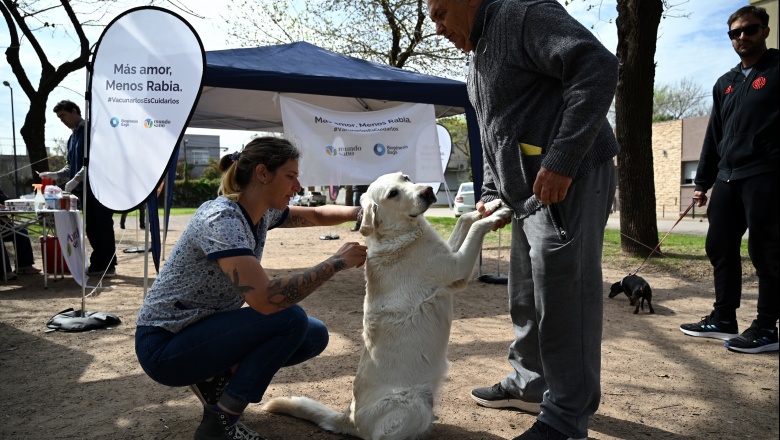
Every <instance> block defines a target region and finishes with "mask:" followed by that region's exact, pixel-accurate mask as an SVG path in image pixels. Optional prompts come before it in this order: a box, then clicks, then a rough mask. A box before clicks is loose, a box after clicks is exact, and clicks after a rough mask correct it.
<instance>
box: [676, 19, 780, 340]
mask: <svg viewBox="0 0 780 440" xmlns="http://www.w3.org/2000/svg"><path fill="white" fill-rule="evenodd" d="M768 24H769V15H768V14H767V13H766V10H765V9H764V8H758V7H755V6H745V7H743V8H740V9H738V10H737V11H736V12H734V13H733V14H731V16H730V17H729V19H728V25H729V31H728V35H729V38H731V45H732V46H733V47H734V50H735V51H736V52H737V55H739V58H740V60H741V62H740V63H739V64H737V66H736V67H734V68H733V69H731V70H730V71H729V72H728V73H726V74H725V75H723V76H721V77H720V78H719V79H718V82H717V83H715V87H714V88H713V90H712V113H711V114H710V122H709V125H708V126H707V133H706V135H705V137H704V145H703V146H702V149H701V157H700V158H699V168H698V170H697V171H696V179H695V180H694V183H695V184H696V188H695V190H694V193H693V198H694V199H696V200H697V201H698V203H697V205H698V206H704V205H705V204H707V190H709V189H710V188H712V198H711V199H710V206H709V208H708V209H707V218H708V219H709V222H710V227H709V230H708V231H707V243H706V248H707V257H709V259H710V263H712V267H713V268H714V271H713V272H714V279H715V283H714V284H715V303H714V305H713V310H712V312H711V313H710V314H709V316H705V317H704V318H702V320H701V321H700V322H697V323H694V324H683V325H681V326H680V330H682V332H683V333H685V334H687V335H691V336H698V337H703V338H715V339H725V340H727V341H728V342H726V347H727V348H728V349H729V350H732V351H738V352H742V353H760V352H764V351H777V350H778V342H777V326H776V324H777V320H778V318H780V293H779V292H780V286H779V285H778V282H777V280H778V260H780V257H779V256H778V252H779V250H778V247H779V246H778V243H780V239H779V238H780V237H779V236H780V227H778V224H780V216H778V200H777V194H778V192H777V179H778V168H779V166H778V164H780V154H779V153H778V150H779V148H778V144H780V139H779V138H778V136H779V134H778V127H779V126H780V119H778V110H780V93H778V90H780V88H779V87H778V78H780V72H779V71H778V59H779V58H778V50H777V49H767V47H766V38H767V37H768V36H769V27H768V26H767V25H768ZM747 229H750V237H749V238H748V253H749V254H750V261H752V262H753V266H754V267H755V268H756V275H758V315H757V317H756V319H755V320H753V323H752V324H751V325H750V327H749V328H748V329H747V330H745V331H744V332H743V333H742V334H741V335H740V334H739V327H738V325H737V308H739V303H740V297H741V296H742V261H741V257H740V254H739V250H740V245H741V243H742V236H743V235H744V233H745V231H746V230H747Z"/></svg>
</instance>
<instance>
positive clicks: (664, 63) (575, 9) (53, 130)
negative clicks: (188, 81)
mask: <svg viewBox="0 0 780 440" xmlns="http://www.w3.org/2000/svg"><path fill="white" fill-rule="evenodd" d="M559 2H560V3H562V4H563V3H564V0H559ZM174 3H176V4H180V3H181V2H180V1H179V0H173V1H172V3H169V4H168V5H162V6H164V7H167V8H169V9H171V10H172V11H174V12H176V13H178V14H179V15H182V16H184V17H185V18H186V20H187V21H188V22H189V23H190V24H191V25H192V27H193V28H194V29H195V30H196V32H197V33H198V35H199V36H200V39H201V41H202V42H203V45H204V49H205V50H206V51H209V50H220V49H229V48H234V47H239V43H238V42H232V44H231V41H229V38H228V36H227V34H228V32H227V30H228V26H227V24H225V23H224V20H223V19H222V18H221V17H222V16H225V15H226V14H227V8H226V6H225V5H226V4H227V2H226V1H219V0H218V1H213V0H187V1H186V4H187V6H188V7H189V8H191V9H192V10H193V11H194V12H196V13H197V14H198V15H200V16H202V17H203V18H197V17H193V16H190V15H184V14H183V13H182V12H181V11H180V10H178V9H176V8H175V7H173V6H172V5H173V4H174ZM568 3H569V4H568V6H567V10H568V11H569V13H570V14H571V15H572V16H574V17H575V18H576V19H577V20H579V21H580V22H581V23H582V24H583V25H585V26H586V27H587V28H588V29H591V31H592V32H593V33H594V34H595V35H596V36H597V37H598V38H599V40H600V41H601V42H602V43H603V44H604V46H605V47H607V48H608V49H609V50H611V51H613V52H614V50H615V47H616V45H617V30H616V28H615V25H614V19H615V17H616V16H617V11H616V10H615V5H616V0H569V2H568ZM669 3H671V4H673V5H676V6H675V7H674V8H673V9H671V10H670V11H668V16H667V17H666V18H664V19H662V20H661V24H660V27H659V30H658V43H657V48H656V54H655V61H656V65H657V68H656V76H655V81H656V85H657V86H658V85H664V84H674V83H676V82H679V81H680V80H681V79H683V78H687V79H690V80H692V81H693V82H695V83H697V84H700V85H701V86H702V89H703V90H704V91H705V92H706V93H707V94H709V92H710V90H711V89H712V86H713V85H714V84H715V80H716V79H717V78H718V77H720V76H721V75H723V74H724V73H726V71H728V70H729V69H730V68H732V67H733V66H735V65H736V64H737V62H738V61H739V58H738V57H737V55H736V53H734V50H733V49H732V47H731V43H730V41H729V39H728V37H727V36H726V31H727V30H728V26H727V25H726V20H727V18H728V16H729V15H730V14H731V13H732V12H734V11H736V10H737V9H739V8H740V7H742V6H747V5H748V4H749V3H748V0H717V1H713V0H670V1H669ZM593 4H596V5H600V8H598V7H597V8H595V9H591V10H588V8H589V5H593ZM121 12H122V11H121V10H117V11H116V15H118V14H119V13H121ZM77 13H78V11H77ZM772 31H773V32H775V30H774V29H772ZM101 32H102V28H98V27H95V28H89V29H88V33H87V37H88V38H90V41H91V42H94V41H97V39H98V38H99V36H100V33H101ZM40 42H41V45H42V46H43V47H44V50H45V51H46V52H47V54H48V56H49V57H50V59H51V62H52V64H54V65H55V66H56V65H59V64H61V63H62V62H64V61H65V60H68V59H72V58H74V57H75V56H77V54H78V45H77V44H76V43H77V42H76V40H75V37H73V36H72V35H70V34H65V33H63V32H61V31H54V32H51V33H50V34H49V36H44V37H40ZM9 43H10V33H9V30H8V28H7V26H6V23H5V21H4V20H2V21H0V50H2V52H3V56H2V58H1V59H0V81H8V82H9V83H10V84H11V87H12V88H13V114H14V118H13V119H14V121H15V125H16V127H15V128H16V149H17V154H19V155H24V154H26V149H25V146H24V141H23V139H22V137H21V134H19V130H20V129H21V127H22V124H23V123H24V117H25V114H26V113H27V109H28V107H29V100H28V99H27V97H26V96H25V94H24V92H23V91H22V89H21V87H20V86H19V85H18V83H17V81H16V77H15V75H14V74H13V72H12V71H11V68H10V66H9V65H8V62H7V61H6V59H5V54H4V53H5V49H6V48H7V47H8V45H9ZM22 60H23V61H22V62H23V65H24V66H25V67H26V70H27V73H28V75H29V76H30V79H31V81H32V82H33V84H37V82H38V79H39V76H38V75H39V72H40V65H39V63H38V60H37V57H36V55H35V54H34V52H33V51H32V50H31V49H30V45H29V44H27V45H24V44H23V50H22ZM84 90H86V74H85V71H84V69H82V70H81V71H79V72H76V73H74V74H72V75H71V76H69V77H68V78H67V79H66V80H65V81H64V82H63V83H62V84H61V85H60V87H58V88H57V89H55V90H54V92H53V93H52V94H51V95H49V102H48V105H47V108H52V107H53V106H54V104H56V103H57V102H58V101H60V100H62V99H70V100H72V101H74V102H76V103H78V104H81V103H82V102H83V100H84V98H83V96H84ZM82 108H83V105H82ZM12 132H13V130H12V124H11V90H9V87H5V86H2V87H0V154H12V151H13V137H12ZM187 133H191V134H218V135H220V142H221V145H222V146H223V147H227V148H228V149H234V148H235V149H238V148H239V147H240V146H241V145H242V144H244V143H246V142H247V141H248V140H249V139H250V136H251V135H252V134H253V133H247V132H236V131H214V130H203V129H190V130H188V131H187ZM69 135H70V130H68V129H67V128H66V127H65V126H64V125H63V124H62V123H61V122H60V121H59V120H58V119H57V118H56V116H55V115H54V114H53V113H49V114H48V115H47V122H46V143H47V146H53V144H54V139H55V138H61V139H67V137H68V136H69Z"/></svg>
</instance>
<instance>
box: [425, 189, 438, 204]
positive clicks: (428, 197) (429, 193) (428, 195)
mask: <svg viewBox="0 0 780 440" xmlns="http://www.w3.org/2000/svg"><path fill="white" fill-rule="evenodd" d="M422 198H423V200H425V202H426V203H428V204H429V205H432V204H434V203H436V194H434V193H433V188H431V187H430V186H426V187H425V189H424V190H423V192H422Z"/></svg>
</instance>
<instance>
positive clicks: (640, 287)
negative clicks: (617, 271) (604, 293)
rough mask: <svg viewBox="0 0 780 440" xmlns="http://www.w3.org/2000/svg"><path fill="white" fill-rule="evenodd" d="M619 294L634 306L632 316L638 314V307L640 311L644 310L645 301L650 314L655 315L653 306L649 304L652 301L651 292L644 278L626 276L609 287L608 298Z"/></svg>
mask: <svg viewBox="0 0 780 440" xmlns="http://www.w3.org/2000/svg"><path fill="white" fill-rule="evenodd" d="M620 292H623V293H625V294H626V296H627V297H628V302H629V303H630V304H631V305H632V306H633V305H636V308H635V309H634V314H637V313H639V307H642V310H644V309H645V300H647V307H648V308H649V309H650V313H655V310H653V304H652V303H651V302H652V300H653V290H652V289H651V288H650V285H649V284H647V281H645V279H644V278H642V277H640V276H639V275H626V276H625V277H624V278H623V279H622V280H620V281H618V282H617V283H615V284H613V285H612V287H610V289H609V297H610V298H614V297H616V296H617V295H618V294H619V293H620Z"/></svg>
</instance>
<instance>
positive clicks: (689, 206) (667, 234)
mask: <svg viewBox="0 0 780 440" xmlns="http://www.w3.org/2000/svg"><path fill="white" fill-rule="evenodd" d="M696 201H697V199H693V201H692V202H691V204H690V205H688V207H687V208H685V211H683V213H682V214H681V215H680V218H678V219H677V221H676V222H675V223H674V224H673V225H672V227H671V228H669V232H667V233H666V235H664V238H662V239H661V241H659V242H658V244H657V245H655V248H653V251H652V252H650V255H648V256H647V258H645V261H643V262H642V264H640V265H639V267H637V268H636V270H635V271H633V272H632V273H630V274H628V275H636V273H637V272H639V269H641V268H642V266H644V265H645V263H647V260H649V259H650V257H652V256H653V254H654V253H655V251H657V250H658V248H660V247H661V243H663V242H664V240H666V237H668V236H669V234H670V233H671V232H672V229H674V227H675V226H677V223H680V220H682V219H683V217H685V214H687V213H688V211H690V210H691V208H693V205H694V203H696Z"/></svg>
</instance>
